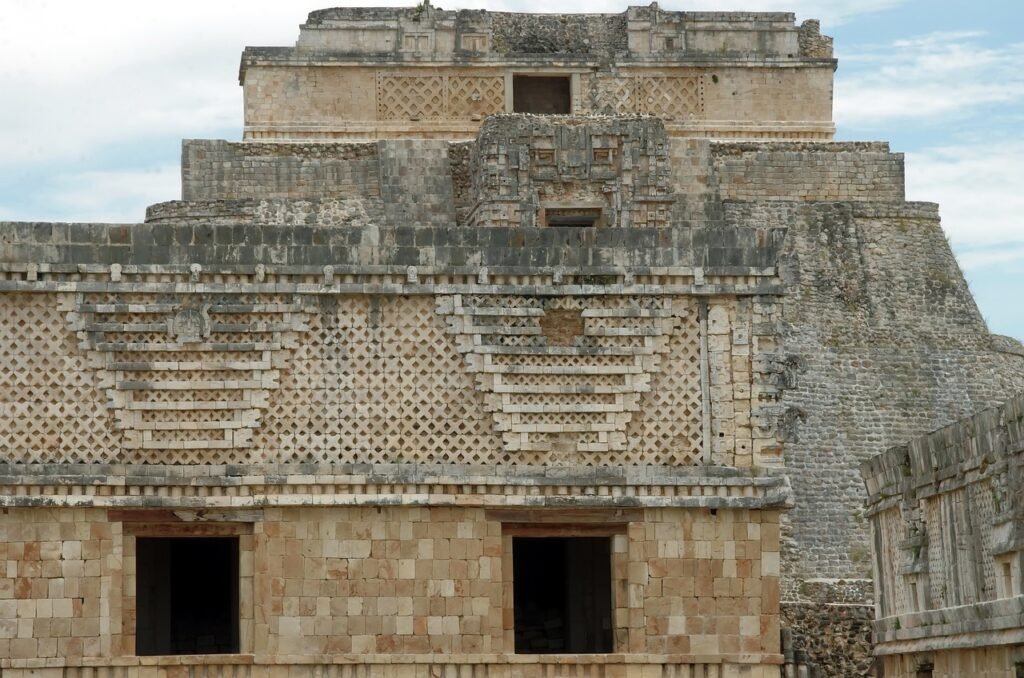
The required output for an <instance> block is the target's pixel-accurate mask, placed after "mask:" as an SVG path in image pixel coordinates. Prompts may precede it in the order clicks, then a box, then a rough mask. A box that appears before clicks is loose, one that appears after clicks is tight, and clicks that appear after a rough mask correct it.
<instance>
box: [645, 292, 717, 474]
mask: <svg viewBox="0 0 1024 678" xmlns="http://www.w3.org/2000/svg"><path fill="white" fill-rule="evenodd" d="M672 311H673V312H672V331H671V334H670V335H669V338H668V352H667V354H666V358H665V359H664V360H662V361H661V362H660V364H659V367H660V369H658V370H657V371H656V372H654V373H653V374H652V375H651V388H650V390H648V391H647V392H646V393H644V394H643V395H642V396H641V398H640V410H639V412H637V413H636V414H635V415H633V419H632V420H631V421H630V423H629V428H628V436H627V443H628V445H629V458H630V459H634V460H636V461H635V462H634V463H638V464H652V465H666V466H689V465H693V464H699V463H701V449H702V447H703V439H702V431H703V409H702V407H701V388H700V323H699V321H698V319H697V307H696V305H695V304H693V302H692V300H690V299H686V298H679V297H677V298H676V299H675V300H674V301H673V309H672Z"/></svg>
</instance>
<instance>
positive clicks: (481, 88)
mask: <svg viewBox="0 0 1024 678" xmlns="http://www.w3.org/2000/svg"><path fill="white" fill-rule="evenodd" d="M447 80H448V84H447V91H448V114H447V117H448V119H450V120H465V119H472V118H479V117H483V116H485V115H491V114H492V113H500V112H502V111H504V110H505V78H503V77H502V76H500V75H498V76H463V75H453V76H451V77H449V78H447Z"/></svg>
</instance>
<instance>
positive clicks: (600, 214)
mask: <svg viewBox="0 0 1024 678" xmlns="http://www.w3.org/2000/svg"><path fill="white" fill-rule="evenodd" d="M542 221H543V223H544V225H545V226H570V227H574V228H586V227H591V226H603V225H604V210H602V209H601V208H600V207H545V208H544V214H543V217H542Z"/></svg>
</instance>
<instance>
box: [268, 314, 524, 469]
mask: <svg viewBox="0 0 1024 678" xmlns="http://www.w3.org/2000/svg"><path fill="white" fill-rule="evenodd" d="M321 303H322V304H323V305H322V307H321V308H320V310H319V313H311V314H310V318H309V331H308V332H307V333H306V335H305V336H304V337H303V341H302V342H300V344H299V345H298V346H297V347H296V349H295V351H294V353H293V354H292V358H291V360H290V369H289V370H287V371H286V372H284V373H283V375H282V379H281V385H280V387H279V388H278V389H277V390H276V391H275V392H274V393H273V394H272V395H271V398H270V406H269V407H268V409H267V412H266V414H265V419H264V424H263V426H262V427H260V430H259V431H257V432H256V446H257V447H258V448H260V449H262V450H264V454H266V456H267V458H268V460H281V461H284V462H294V461H335V462H356V463H377V462H390V463H464V464H472V463H487V464H495V463H501V462H503V461H504V459H503V457H502V455H501V447H500V443H499V441H498V439H497V438H496V436H495V435H494V433H493V431H492V427H491V422H490V417H489V416H488V415H487V413H486V412H485V411H484V409H483V402H482V398H481V397H480V395H479V394H478V392H477V391H476V389H475V388H474V384H473V379H472V376H470V375H467V374H466V372H465V370H464V369H463V367H462V357H461V356H460V355H459V354H458V352H457V351H456V350H455V347H454V345H453V342H452V340H451V339H450V338H449V337H448V336H447V335H446V334H445V329H444V323H443V322H442V321H441V319H440V318H438V317H437V316H436V315H435V314H434V300H433V297H430V296H412V297H400V296H387V297H370V296H357V297H339V298H337V299H335V298H325V299H324V300H323V301H322V302H321Z"/></svg>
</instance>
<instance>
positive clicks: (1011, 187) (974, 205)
mask: <svg viewBox="0 0 1024 678" xmlns="http://www.w3.org/2000/svg"><path fill="white" fill-rule="evenodd" d="M906 175H907V199H908V200H928V201H933V202H940V203H941V204H940V211H941V214H942V225H943V227H944V228H945V230H946V233H947V234H948V235H949V237H950V240H952V242H953V244H954V245H956V246H960V247H966V246H968V245H970V246H971V247H992V246H997V245H998V246H1001V245H1005V244H1007V243H1018V244H1020V245H1022V246H1024V228H1022V226H1024V191H1022V190H1021V177H1024V141H1008V142H1006V143H996V142H992V141H990V142H988V143H981V144H966V145H959V146H945V147H936V148H930V149H925V150H922V151H920V152H916V153H908V154H907V158H906Z"/></svg>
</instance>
